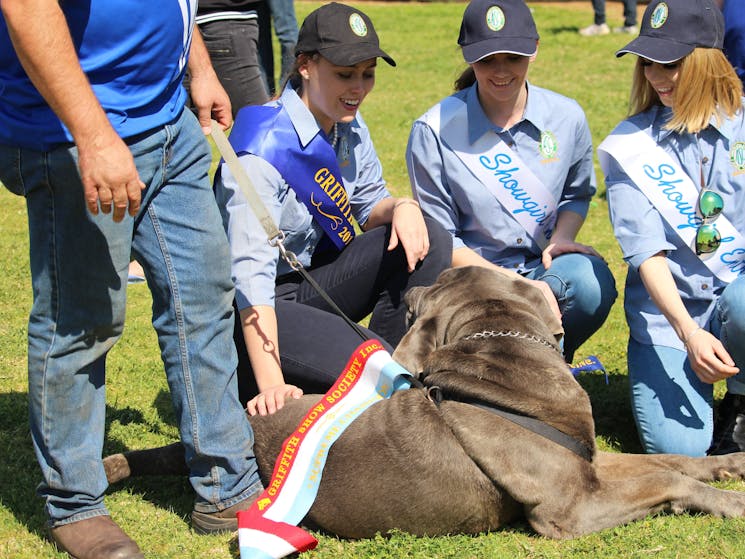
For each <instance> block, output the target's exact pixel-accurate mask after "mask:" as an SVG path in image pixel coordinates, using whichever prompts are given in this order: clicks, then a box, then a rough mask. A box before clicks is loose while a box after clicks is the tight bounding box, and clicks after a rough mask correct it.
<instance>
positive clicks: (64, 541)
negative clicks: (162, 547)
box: [49, 515, 145, 559]
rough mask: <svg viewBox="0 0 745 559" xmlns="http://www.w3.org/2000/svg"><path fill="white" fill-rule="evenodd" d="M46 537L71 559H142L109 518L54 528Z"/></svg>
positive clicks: (126, 536)
mask: <svg viewBox="0 0 745 559" xmlns="http://www.w3.org/2000/svg"><path fill="white" fill-rule="evenodd" d="M49 534H50V536H51V538H52V540H53V541H54V543H56V544H57V548H58V549H59V550H60V551H64V552H66V553H67V554H68V555H69V556H70V557H72V558H73V559H145V556H144V555H143V554H142V551H140V548H139V547H137V544H136V543H135V542H134V541H133V540H132V539H131V538H130V537H129V536H128V535H127V534H125V533H124V531H123V530H122V529H121V528H119V526H117V525H116V522H114V521H113V520H111V517H110V516H105V515H103V516H94V517H93V518H88V519H86V520H79V521H78V522H72V523H70V524H64V525H62V526H57V527H56V528H52V529H51V530H50V531H49Z"/></svg>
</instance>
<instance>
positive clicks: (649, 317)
mask: <svg viewBox="0 0 745 559" xmlns="http://www.w3.org/2000/svg"><path fill="white" fill-rule="evenodd" d="M723 31H724V24H723V20H722V14H721V12H720V11H719V9H718V8H717V7H716V5H715V3H714V2H713V1H712V0H694V1H691V0H665V1H664V2H662V1H660V0H654V1H652V2H650V4H649V5H648V6H647V9H646V11H645V13H644V19H643V22H642V28H641V31H640V34H639V37H637V38H636V39H634V40H633V41H631V42H630V43H629V44H628V45H626V46H625V47H624V48H622V49H621V50H620V51H618V52H617V53H616V54H617V56H623V55H624V54H626V53H633V54H636V55H637V56H638V57H639V58H638V59H637V62H636V67H635V70H634V79H633V84H632V88H631V101H630V114H631V116H630V117H629V118H627V119H626V120H624V121H623V122H622V123H621V124H619V126H618V127H617V128H616V129H615V130H614V131H613V132H612V133H611V134H610V136H609V137H608V138H606V140H605V141H604V142H603V143H602V144H601V146H600V148H599V156H600V161H601V165H602V167H603V170H604V173H605V176H606V185H607V192H608V204H609V208H610V217H611V221H612V223H613V228H614V232H615V235H616V238H617V239H618V242H619V244H620V245H621V249H622V251H623V255H624V258H625V260H626V262H627V264H628V266H629V268H628V275H627V280H626V295H625V310H626V319H627V321H628V324H629V331H630V337H629V342H628V368H629V380H630V387H631V400H632V410H633V413H634V418H635V420H636V424H637V429H638V431H639V435H640V438H641V441H642V444H643V445H644V448H645V450H646V451H647V452H650V453H676V454H688V455H692V456H701V455H704V454H706V453H708V454H724V453H729V452H735V451H739V450H743V448H745V446H741V445H739V444H738V442H737V441H738V439H739V436H738V429H737V423H738V421H741V419H738V416H739V417H740V418H745V416H743V415H742V414H743V413H745V377H743V376H742V374H741V373H740V367H741V366H742V365H745V344H744V343H743V342H745V279H743V278H742V277H741V272H742V270H743V269H745V259H744V258H743V256H742V255H743V254H745V237H743V232H745V116H744V113H743V103H742V89H741V85H740V81H739V80H738V78H737V75H736V74H735V72H734V70H733V68H732V66H731V65H730V64H729V63H728V61H727V59H726V58H725V56H724V54H723V53H722V50H721V49H722V37H723ZM725 379H726V383H727V394H726V395H725V397H724V400H723V401H722V402H721V404H720V406H719V410H718V414H717V416H716V418H714V414H713V413H712V410H713V392H714V391H713V387H714V383H716V382H717V381H720V380H725ZM743 427H745V424H744V425H743Z"/></svg>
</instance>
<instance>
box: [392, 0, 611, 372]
mask: <svg viewBox="0 0 745 559" xmlns="http://www.w3.org/2000/svg"><path fill="white" fill-rule="evenodd" d="M458 44H459V45H461V47H462V52H463V58H464V59H465V61H466V62H467V63H468V65H469V66H468V68H467V69H466V70H465V72H464V73H463V74H462V75H461V77H460V78H459V79H458V80H457V82H456V90H457V92H456V93H455V94H454V95H451V96H450V97H447V98H445V99H444V100H442V101H441V102H440V103H438V104H437V105H435V106H434V107H433V108H431V109H430V110H429V111H427V113H426V114H424V115H423V116H422V117H420V118H419V119H418V120H417V121H416V122H415V123H414V125H413V127H412V130H411V135H410V137H409V145H408V149H407V157H406V162H407V165H408V169H409V177H410V179H411V184H412V189H413V190H414V193H415V195H416V198H417V199H418V201H419V203H420V204H421V207H422V210H423V211H424V213H425V215H428V216H430V217H433V218H434V219H435V220H437V221H438V222H439V223H440V224H441V225H443V226H444V227H445V229H446V230H448V231H449V232H450V233H451V236H452V238H453V265H455V266H465V265H479V266H486V267H494V268H496V269H498V270H501V271H503V272H505V273H508V274H515V273H517V274H519V275H520V276H521V277H523V278H524V279H525V281H526V282H529V283H530V284H532V285H534V286H535V287H538V288H539V289H541V291H542V292H543V293H544V296H545V298H546V300H547V301H548V302H549V304H550V305H551V306H552V308H553V309H554V312H555V313H556V314H557V315H560V316H561V319H562V324H563V326H564V331H565V338H564V357H565V359H566V360H567V361H570V360H571V359H572V356H573V354H574V351H575V350H576V349H577V348H578V347H579V346H580V345H581V344H582V343H583V342H584V341H585V340H587V339H588V338H589V337H590V336H591V335H592V334H593V333H594V332H595V331H596V330H597V329H598V328H600V326H601V325H602V324H603V322H604V321H605V319H606V317H607V316H608V312H609V310H610V308H611V306H612V304H613V302H614V300H615V298H616V289H615V282H614V279H613V275H612V274H611V272H610V270H609V269H608V266H607V265H606V263H605V262H604V261H603V259H602V258H601V257H600V255H599V254H598V253H597V252H596V251H595V250H594V249H593V248H592V247H590V246H587V245H584V244H580V243H578V242H576V240H575V238H576V236H577V233H578V232H579V230H580V227H581V226H582V224H583V222H584V219H585V215H586V214H587V211H588V208H589V205H590V199H591V198H592V196H593V194H594V193H595V190H596V188H595V173H594V171H593V161H592V153H593V147H592V139H591V137H590V129H589V126H588V124H587V119H586V118H585V115H584V112H583V111H582V109H581V108H580V107H579V105H578V104H577V103H576V102H575V101H573V100H571V99H568V98H566V97H564V96H562V95H559V94H557V93H554V92H552V91H548V90H546V89H542V88H540V87H537V86H535V85H533V84H530V83H528V81H527V73H528V67H529V66H530V63H531V62H532V61H533V60H534V59H535V57H536V54H537V51H538V32H537V31H536V27H535V22H534V21H533V16H532V14H531V12H530V9H529V8H528V6H527V5H526V4H525V2H523V0H473V1H472V2H471V3H470V4H469V5H468V7H467V8H466V10H465V13H464V14H463V21H462V23H461V29H460V37H459V39H458Z"/></svg>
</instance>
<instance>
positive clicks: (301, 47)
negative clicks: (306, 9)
mask: <svg viewBox="0 0 745 559" xmlns="http://www.w3.org/2000/svg"><path fill="white" fill-rule="evenodd" d="M302 52H317V53H319V54H320V55H321V56H323V57H324V58H325V59H327V60H328V61H329V62H331V63H332V64H336V65H337V66H354V65H355V64H358V63H360V62H362V61H363V60H369V59H371V58H377V57H380V58H382V59H383V60H385V61H386V62H387V63H388V64H390V65H391V66H395V65H396V63H395V62H394V60H393V59H392V58H391V57H390V56H388V54H386V53H385V52H384V51H383V50H381V48H380V42H379V41H378V34H377V33H375V28H374V27H373V24H372V21H371V20H370V18H369V17H367V16H366V15H365V14H364V13H362V12H361V11H359V10H358V9H356V8H352V7H351V6H347V5H345V4H339V3H338V2H331V3H329V4H325V5H323V6H321V7H320V8H318V9H316V10H313V11H312V12H311V13H310V14H308V17H306V18H305V21H303V25H302V26H301V27H300V33H299V34H298V40H297V46H296V47H295V56H297V55H298V54H300V53H302Z"/></svg>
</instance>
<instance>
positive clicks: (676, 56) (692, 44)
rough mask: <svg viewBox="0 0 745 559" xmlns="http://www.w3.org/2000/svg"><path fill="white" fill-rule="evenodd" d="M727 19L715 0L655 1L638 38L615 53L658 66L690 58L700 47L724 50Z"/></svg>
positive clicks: (647, 12)
mask: <svg viewBox="0 0 745 559" xmlns="http://www.w3.org/2000/svg"><path fill="white" fill-rule="evenodd" d="M723 41H724V17H723V16H722V11H721V10H720V9H719V8H718V7H717V5H716V4H715V3H714V2H713V0H652V1H651V2H650V3H649V5H648V6H647V9H646V10H644V17H643V19H642V27H641V29H640V30H639V36H638V37H637V38H636V39H634V40H633V41H631V42H630V43H629V44H628V45H626V46H625V47H623V48H622V49H620V50H619V51H618V52H616V56H623V55H624V54H626V53H629V52H630V53H632V54H636V55H638V56H641V57H642V58H646V59H647V60H651V61H653V62H657V63H659V64H669V63H670V62H675V61H676V60H680V59H681V58H683V57H685V56H688V55H689V54H690V53H691V52H693V49H695V48H697V47H704V48H711V49H720V50H721V49H722V42H723Z"/></svg>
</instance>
